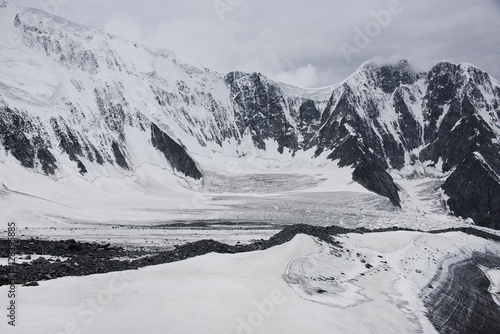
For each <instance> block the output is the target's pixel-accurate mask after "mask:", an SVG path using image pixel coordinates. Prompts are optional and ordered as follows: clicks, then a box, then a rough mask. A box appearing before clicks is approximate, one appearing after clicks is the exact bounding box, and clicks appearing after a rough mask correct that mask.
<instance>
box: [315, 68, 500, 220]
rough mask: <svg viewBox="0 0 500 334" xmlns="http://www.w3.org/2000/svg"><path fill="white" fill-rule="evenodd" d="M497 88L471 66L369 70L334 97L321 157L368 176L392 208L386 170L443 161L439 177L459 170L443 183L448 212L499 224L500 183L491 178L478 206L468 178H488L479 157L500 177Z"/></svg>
mask: <svg viewBox="0 0 500 334" xmlns="http://www.w3.org/2000/svg"><path fill="white" fill-rule="evenodd" d="M498 90H499V88H498V85H495V84H493V83H492V79H491V78H490V77H489V76H488V75H487V74H486V73H485V72H483V71H481V70H479V69H477V68H475V67H473V66H470V65H455V64H450V63H440V64H438V65H436V66H435V67H434V68H432V70H431V71H430V72H429V73H427V74H424V73H412V71H411V68H410V67H409V65H408V64H407V63H406V62H405V61H403V62H401V63H400V64H399V65H398V66H382V67H373V66H372V65H365V66H364V67H362V68H360V70H358V72H356V73H355V74H354V75H353V76H351V77H350V78H349V79H348V80H346V82H345V83H344V84H343V86H341V87H339V88H338V89H337V91H334V92H333V94H332V97H331V99H330V102H329V103H328V105H327V107H326V109H325V111H324V113H323V116H322V122H321V130H320V131H319V134H318V137H319V140H318V142H319V143H318V146H317V151H316V154H317V155H319V154H320V153H322V152H324V151H331V153H330V155H329V158H331V159H333V160H337V159H339V163H340V164H341V165H350V166H353V167H355V168H356V169H355V172H354V176H356V175H357V176H358V178H359V175H360V174H361V175H364V177H363V180H362V181H360V183H361V184H363V185H364V186H365V187H366V188H368V189H370V190H372V191H374V192H376V193H378V194H381V195H384V196H387V197H389V198H390V199H391V200H392V201H393V203H395V204H398V203H399V198H398V195H397V194H398V190H397V189H398V187H397V185H395V183H394V182H393V180H392V178H391V177H390V175H389V174H387V175H385V174H383V173H381V171H385V170H386V169H388V168H392V169H401V168H403V167H404V166H409V165H410V166H411V165H414V164H417V163H420V164H427V165H434V166H438V165H440V164H442V167H440V168H441V171H442V172H449V171H452V170H455V172H454V173H453V174H452V175H451V176H450V179H449V182H447V183H445V185H444V186H443V187H446V188H445V189H446V194H447V195H448V196H450V197H451V198H450V199H449V200H448V204H449V205H450V208H452V210H453V211H454V212H455V213H456V214H457V215H460V216H464V217H471V218H473V219H474V220H475V221H476V223H479V224H482V225H485V226H493V225H494V226H498V223H499V222H500V221H499V220H498V217H497V216H495V214H494V213H493V212H494V211H495V210H493V206H492V203H493V202H495V200H494V199H493V197H492V196H493V194H494V193H495V189H496V188H495V187H496V185H498V181H495V179H494V178H491V177H490V178H489V180H490V181H491V184H490V186H489V188H491V189H490V190H491V191H486V192H483V193H481V196H482V197H481V198H482V200H481V201H479V200H475V201H473V203H474V204H471V202H470V200H471V199H472V197H474V192H475V191H477V190H478V188H477V185H474V186H473V185H470V184H468V183H467V182H466V181H465V180H470V179H471V178H472V177H473V173H474V172H477V173H478V174H481V173H482V174H484V173H486V172H485V171H484V170H483V169H482V168H481V167H480V166H481V165H480V164H479V162H476V164H475V165H474V164H472V163H471V161H470V159H471V158H470V157H471V156H474V154H476V153H477V154H479V155H481V156H482V157H484V159H486V160H487V161H489V163H488V164H487V166H488V169H489V170H490V174H492V173H493V174H496V175H500V166H499V165H500V164H499V163H498V161H499V159H498V158H499V157H498V155H499V153H500V146H499V140H498V138H499V134H500V124H499V121H498V119H499V102H498V101H499V94H498ZM367 166H370V167H367ZM361 171H363V172H362V173H361ZM368 171H370V172H371V173H368ZM377 171H378V172H377ZM486 174H487V173H486ZM493 174H492V175H493ZM457 179H459V180H460V182H459V181H458V180H457ZM457 184H460V186H457ZM452 185H455V186H452ZM489 188H488V189H489ZM470 205H473V206H474V209H472V208H471V207H470ZM485 212H489V214H487V215H486V216H484V217H483V216H481V214H479V213H485Z"/></svg>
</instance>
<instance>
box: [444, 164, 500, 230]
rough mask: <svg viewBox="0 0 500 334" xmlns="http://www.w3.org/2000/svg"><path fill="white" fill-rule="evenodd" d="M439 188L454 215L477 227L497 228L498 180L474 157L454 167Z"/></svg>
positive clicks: (499, 218)
mask: <svg viewBox="0 0 500 334" xmlns="http://www.w3.org/2000/svg"><path fill="white" fill-rule="evenodd" d="M442 188H443V189H444V191H445V194H446V195H447V196H449V197H450V198H449V199H448V206H449V207H450V209H451V210H452V211H453V212H454V213H455V214H456V215H457V216H461V217H464V218H472V219H473V220H474V222H475V223H476V224H478V225H481V226H486V227H490V228H494V229H500V179H499V178H498V175H497V174H496V173H495V172H494V171H493V170H491V168H490V166H489V164H488V163H486V161H484V160H483V158H482V157H480V156H478V155H477V154H474V155H471V156H469V157H468V158H467V159H466V160H464V161H463V162H462V163H460V164H459V165H458V167H457V168H456V169H455V171H453V173H452V174H451V175H450V176H449V177H448V179H447V180H446V182H445V183H444V184H443V186H442Z"/></svg>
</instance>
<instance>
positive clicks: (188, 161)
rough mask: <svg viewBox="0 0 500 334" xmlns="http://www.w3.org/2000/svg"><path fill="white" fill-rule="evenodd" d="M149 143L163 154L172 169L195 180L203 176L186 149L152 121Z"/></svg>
mask: <svg viewBox="0 0 500 334" xmlns="http://www.w3.org/2000/svg"><path fill="white" fill-rule="evenodd" d="M151 143H152V144H153V146H154V147H155V148H156V149H158V150H159V151H161V152H162V153H163V154H164V155H165V158H167V160H168V162H169V163H170V165H171V166H172V168H173V169H175V170H177V171H179V172H181V173H183V174H184V175H186V176H189V177H192V178H193V179H196V180H199V179H201V178H202V177H203V175H202V174H201V172H200V170H199V169H198V167H197V166H196V163H195V162H194V160H193V159H192V158H191V157H190V156H189V155H188V154H187V152H186V149H185V148H184V147H183V146H181V145H179V144H177V143H176V142H175V141H174V140H172V138H170V137H169V136H168V135H167V134H166V133H165V132H163V131H161V130H160V128H159V127H158V126H157V125H156V124H154V123H152V124H151Z"/></svg>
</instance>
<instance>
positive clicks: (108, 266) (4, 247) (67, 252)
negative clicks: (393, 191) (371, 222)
mask: <svg viewBox="0 0 500 334" xmlns="http://www.w3.org/2000/svg"><path fill="white" fill-rule="evenodd" d="M400 230H407V231H408V229H401V228H388V229H379V230H368V229H365V228H359V229H346V228H342V227H338V226H330V227H317V226H310V225H304V224H299V225H291V226H287V227H285V228H283V230H282V231H281V232H279V233H277V234H276V235H274V236H273V237H271V238H270V239H268V240H259V241H255V242H252V243H249V244H237V245H227V244H224V243H220V242H217V241H214V240H200V241H196V242H192V243H186V244H184V245H180V246H176V247H175V248H174V249H169V250H165V251H161V250H160V251H158V250H145V249H125V248H123V247H118V246H113V245H111V244H102V243H87V242H78V241H76V240H61V241H49V240H39V239H33V238H32V239H23V240H16V241H15V242H14V246H15V250H16V254H18V255H16V263H14V264H11V265H8V266H0V285H8V284H24V285H28V286H37V285H38V282H39V281H44V280H51V279H56V278H59V277H64V276H85V275H91V274H100V273H108V272H116V271H123V270H132V269H138V268H142V267H146V266H151V265H157V264H163V263H169V262H174V261H180V260H183V259H187V258H190V257H194V256H199V255H203V254H207V253H211V252H217V253H229V254H230V253H242V252H250V251H256V250H264V249H268V248H270V247H273V246H276V245H280V244H283V243H286V242H288V241H290V240H292V239H293V238H294V237H295V236H296V235H297V234H307V235H310V236H313V237H316V238H317V239H319V240H321V241H322V242H326V243H329V244H330V245H332V246H333V247H334V248H336V249H337V250H338V252H339V254H342V253H343V251H344V249H343V246H342V244H341V242H339V241H338V240H336V238H335V236H337V235H341V234H347V233H361V234H364V233H374V232H390V231H400ZM446 232H462V233H466V234H470V235H474V236H478V237H481V238H485V239H489V240H492V241H495V242H500V236H498V235H494V234H490V233H488V232H485V231H481V230H478V229H475V228H472V227H469V228H456V229H447V230H440V231H431V232H428V233H432V234H439V233H446ZM11 246H12V244H11V242H10V241H8V240H5V239H0V257H2V258H6V257H8V255H9V251H10V250H11V249H12V247H11ZM348 251H349V250H346V252H348ZM40 255H42V256H40ZM475 256H476V257H475ZM449 258H450V259H451V260H450V261H449V263H448V262H447V261H444V262H443V264H442V268H441V267H440V272H438V273H437V274H435V276H434V278H433V280H432V281H431V282H430V283H429V285H428V287H426V288H425V289H424V291H422V293H421V298H422V299H423V300H424V302H425V305H426V308H427V309H428V313H427V316H428V318H429V320H430V321H431V322H432V324H433V325H434V326H435V327H436V329H437V330H438V331H439V332H440V333H464V332H467V333H470V332H474V333H498V332H499V331H500V306H499V305H497V304H496V303H495V301H494V300H493V298H492V295H491V293H490V292H489V287H490V281H489V280H488V277H486V275H485V274H484V273H483V271H482V270H481V269H480V267H479V265H480V266H482V267H487V268H490V269H493V268H498V267H500V256H499V255H498V254H487V256H483V257H482V258H477V255H474V254H473V256H472V257H471V259H470V260H467V261H465V262H463V261H462V262H459V263H455V262H456V261H452V259H453V254H451V255H450V256H449ZM19 262H24V263H19ZM365 265H366V267H367V268H369V266H370V267H371V264H370V263H366V264H365ZM445 267H446V268H445ZM449 282H453V284H449ZM447 301H449V302H447Z"/></svg>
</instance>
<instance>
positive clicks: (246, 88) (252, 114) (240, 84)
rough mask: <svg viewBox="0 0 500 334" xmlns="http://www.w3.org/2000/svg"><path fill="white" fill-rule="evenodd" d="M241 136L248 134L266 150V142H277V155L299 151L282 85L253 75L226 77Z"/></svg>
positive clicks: (260, 147) (296, 132) (235, 74)
mask: <svg viewBox="0 0 500 334" xmlns="http://www.w3.org/2000/svg"><path fill="white" fill-rule="evenodd" d="M226 83H227V85H228V86H229V88H230V92H231V100H232V101H233V103H234V110H235V111H234V115H235V121H236V125H237V127H238V130H239V132H240V134H242V135H243V134H245V133H247V132H248V133H249V134H250V136H251V137H252V140H253V142H254V143H255V146H256V147H257V148H258V149H261V150H265V149H266V144H265V140H266V139H272V140H276V142H277V143H278V145H279V146H278V152H279V153H283V150H284V149H285V148H287V149H289V150H292V151H296V150H297V149H298V131H297V129H295V127H294V125H292V124H291V115H290V113H289V110H288V107H287V104H286V99H285V96H284V95H283V93H282V92H281V89H280V88H279V86H278V85H277V84H276V83H274V82H272V81H270V80H268V79H267V78H265V77H264V76H262V75H260V74H257V73H253V74H247V73H241V72H232V73H229V74H228V75H227V76H226Z"/></svg>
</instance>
